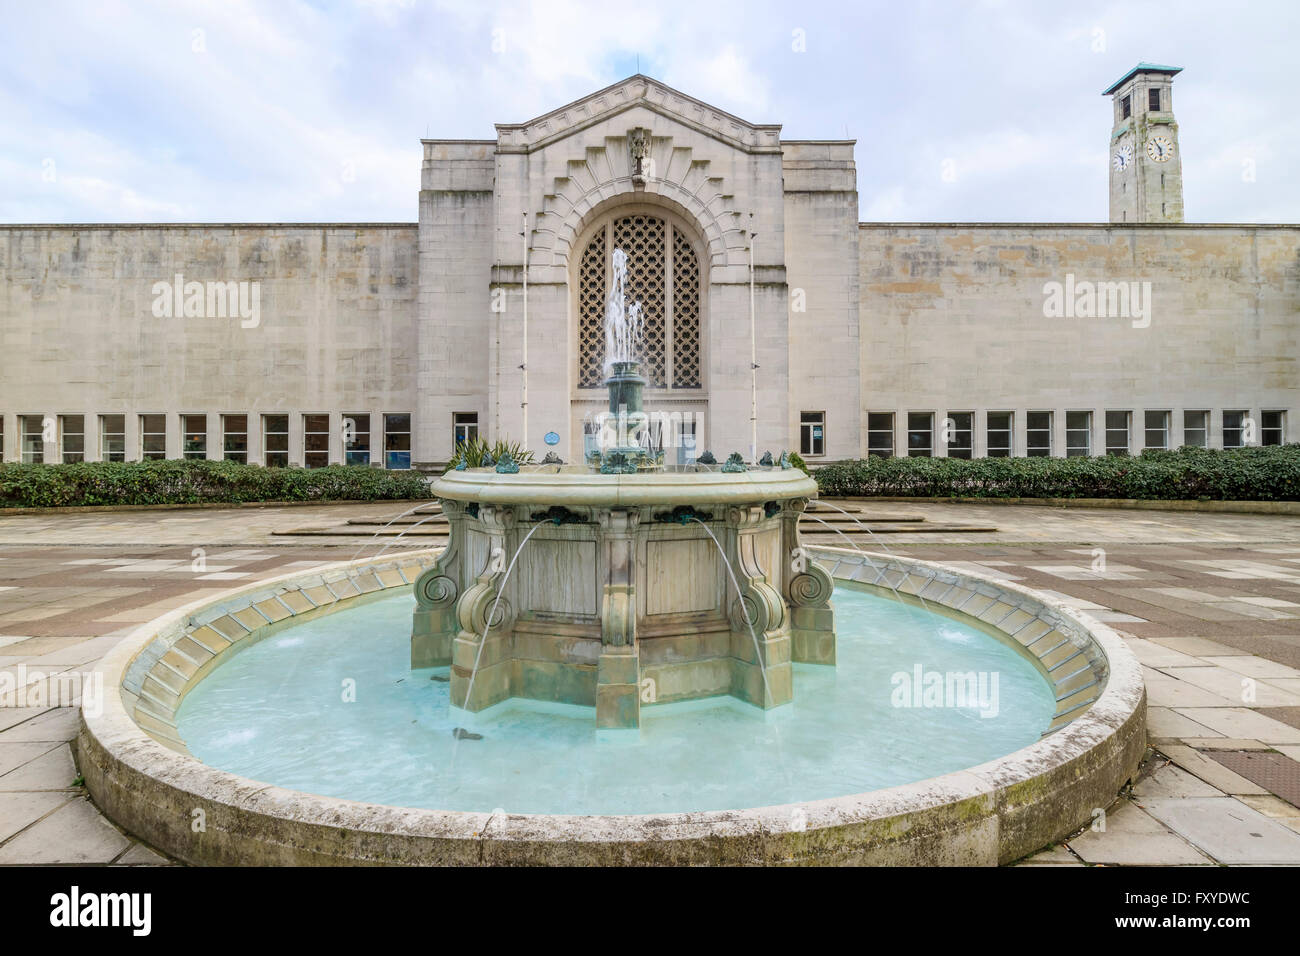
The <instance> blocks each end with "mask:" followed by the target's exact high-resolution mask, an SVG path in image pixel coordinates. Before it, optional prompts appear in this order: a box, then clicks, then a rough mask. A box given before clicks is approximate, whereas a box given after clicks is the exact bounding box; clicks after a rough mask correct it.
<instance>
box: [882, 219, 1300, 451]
mask: <svg viewBox="0 0 1300 956" xmlns="http://www.w3.org/2000/svg"><path fill="white" fill-rule="evenodd" d="M858 243H859V252H860V262H861V269H862V273H861V274H862V279H861V288H862V306H861V318H862V353H861V367H862V408H863V411H864V413H866V412H868V411H876V412H894V413H895V450H896V451H897V450H898V449H900V448H906V427H907V426H906V413H907V412H908V411H933V412H934V413H935V421H936V428H937V427H938V423H939V422H940V421H941V420H942V418H943V417H944V416H945V414H946V413H948V412H952V411H968V412H974V413H975V423H974V432H975V435H974V439H975V453H976V455H979V454H981V453H982V446H983V440H984V428H983V426H984V417H985V413H986V412H988V411H991V410H1003V411H1013V412H1015V413H1016V419H1015V428H1016V436H1015V441H1016V453H1017V454H1023V453H1024V450H1025V430H1024V426H1025V417H1024V413H1025V412H1026V411H1028V410H1035V409H1041V410H1052V411H1053V412H1054V413H1055V414H1054V416H1053V430H1054V435H1053V453H1054V454H1061V453H1063V451H1064V448H1065V412H1066V411H1069V410H1091V411H1092V412H1093V416H1092V430H1093V434H1092V443H1093V449H1094V454H1095V453H1098V452H1099V450H1100V449H1102V448H1104V447H1105V444H1104V441H1105V436H1104V432H1103V428H1104V414H1105V411H1107V410H1112V411H1124V410H1127V411H1131V412H1132V413H1133V422H1134V426H1133V444H1134V450H1137V449H1139V448H1140V447H1141V443H1142V440H1143V434H1142V432H1143V429H1142V427H1141V424H1142V418H1143V411H1144V410H1146V409H1151V410H1166V411H1169V412H1170V418H1171V421H1170V425H1171V430H1172V432H1173V436H1174V437H1173V441H1172V444H1173V445H1174V446H1177V445H1178V444H1181V435H1182V424H1183V420H1182V419H1183V412H1184V411H1186V410H1202V409H1204V410H1209V411H1210V412H1211V429H1210V431H1211V435H1210V444H1211V446H1221V444H1222V441H1223V432H1222V427H1223V416H1222V413H1223V411H1224V410H1244V411H1248V412H1250V413H1251V414H1252V415H1253V416H1256V417H1258V415H1259V413H1260V412H1261V411H1262V410H1285V411H1286V412H1287V413H1288V414H1287V415H1286V422H1287V429H1288V436H1287V437H1288V439H1289V440H1291V441H1296V440H1300V429H1298V428H1297V424H1296V415H1297V411H1298V410H1300V367H1298V361H1300V360H1298V358H1297V354H1298V351H1300V350H1298V348H1297V346H1300V227H1297V226H1214V225H1200V226H1197V225H1143V226H1132V225H1122V224H1113V225H1088V224H1053V225H1043V224H1040V225H1015V224H1008V225H989V224H978V225H970V224H945V223H940V224H872V223H864V224H862V226H861V228H860V229H859V233H858ZM1070 276H1072V277H1073V279H1072V280H1070V281H1072V282H1073V283H1076V284H1077V283H1079V282H1084V281H1087V282H1093V283H1097V282H1111V281H1126V282H1149V283H1150V292H1151V297H1150V304H1151V311H1150V316H1149V321H1148V320H1146V319H1142V318H1125V317H1122V316H1121V317H1059V318H1056V317H1048V316H1046V315H1045V314H1044V302H1045V295H1044V284H1045V283H1047V282H1059V283H1062V285H1063V286H1064V285H1065V283H1066V282H1067V279H1068V277H1070ZM935 446H936V447H935V453H936V454H943V448H942V445H941V444H940V443H939V442H938V441H936V442H935ZM864 447H865V445H864Z"/></svg>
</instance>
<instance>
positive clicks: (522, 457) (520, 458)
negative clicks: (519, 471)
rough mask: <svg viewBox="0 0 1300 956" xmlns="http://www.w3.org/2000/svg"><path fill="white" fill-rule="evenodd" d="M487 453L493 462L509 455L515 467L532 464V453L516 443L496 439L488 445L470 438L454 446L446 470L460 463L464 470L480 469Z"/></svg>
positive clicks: (480, 439)
mask: <svg viewBox="0 0 1300 956" xmlns="http://www.w3.org/2000/svg"><path fill="white" fill-rule="evenodd" d="M488 453H491V455H492V460H493V461H500V460H501V456H502V455H504V454H509V455H510V457H511V458H512V459H513V460H514V463H515V464H516V465H531V464H532V463H533V453H532V452H531V451H529V450H528V449H526V448H525V447H524V446H523V445H521V444H519V443H518V442H513V441H508V440H501V439H498V440H497V441H495V442H493V443H492V444H488V443H487V442H486V441H484V440H483V439H482V438H471V439H469V440H468V441H463V442H461V443H460V444H459V445H457V446H456V454H455V455H453V456H452V459H451V461H449V462H447V468H448V469H452V468H455V467H456V466H457V465H459V464H460V463H461V462H462V461H463V462H465V467H466V468H482V467H483V457H484V456H485V455H487V454H488Z"/></svg>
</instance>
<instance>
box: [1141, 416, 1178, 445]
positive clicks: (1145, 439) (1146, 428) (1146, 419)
mask: <svg viewBox="0 0 1300 956" xmlns="http://www.w3.org/2000/svg"><path fill="white" fill-rule="evenodd" d="M1152 415H1159V416H1160V421H1161V424H1160V426H1159V427H1156V428H1153V427H1152V426H1151V416H1152ZM1172 417H1173V416H1172V414H1171V413H1170V412H1168V411H1161V410H1160V409H1158V408H1146V409H1143V410H1142V447H1143V448H1144V449H1146V448H1150V449H1152V450H1155V451H1168V450H1169V440H1170V432H1171V431H1172V430H1173V429H1172V427H1171V423H1170V419H1171V418H1172ZM1152 432H1156V433H1158V434H1159V435H1160V436H1161V439H1160V443H1159V444H1154V443H1153V442H1152V441H1151V433H1152Z"/></svg>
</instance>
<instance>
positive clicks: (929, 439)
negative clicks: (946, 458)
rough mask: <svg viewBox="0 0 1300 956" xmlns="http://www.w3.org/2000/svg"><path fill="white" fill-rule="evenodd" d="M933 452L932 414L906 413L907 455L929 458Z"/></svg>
mask: <svg viewBox="0 0 1300 956" xmlns="http://www.w3.org/2000/svg"><path fill="white" fill-rule="evenodd" d="M933 454H934V414H933V413H932V412H908V413H907V457H909V458H929V457H930V456H931V455H933Z"/></svg>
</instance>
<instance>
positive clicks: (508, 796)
mask: <svg viewBox="0 0 1300 956" xmlns="http://www.w3.org/2000/svg"><path fill="white" fill-rule="evenodd" d="M835 604H836V612H837V614H838V617H839V621H840V624H839V630H838V638H839V643H838V651H839V653H838V658H837V662H836V666H835V667H827V666H823V665H817V664H796V665H795V674H794V683H795V690H794V700H793V702H792V703H790V704H787V705H785V706H783V707H779V708H776V709H774V710H772V711H770V712H768V713H764V712H763V711H761V710H759V709H758V708H757V707H755V706H753V705H751V704H746V703H743V702H740V701H737V700H735V699H734V698H732V697H729V696H718V697H711V698H707V699H705V700H694V701H686V702H681V703H671V704H663V705H659V706H655V707H648V706H644V705H643V707H642V721H641V727H640V732H639V733H636V732H634V733H631V734H627V733H618V734H616V735H615V736H614V739H610V737H609V735H603V736H602V735H599V734H595V733H593V732H592V715H591V708H589V707H576V706H572V705H555V704H548V703H542V702H535V701H529V700H524V699H521V698H512V699H511V700H509V701H506V702H503V703H501V704H497V705H496V706H494V707H492V708H490V709H488V710H487V711H483V712H481V713H479V714H471V713H468V712H466V711H463V710H460V709H459V708H453V707H452V706H451V702H450V693H449V684H448V682H447V676H446V675H447V670H448V668H436V669H422V670H415V671H412V670H411V669H410V666H409V663H408V660H407V653H406V640H405V633H404V626H405V624H406V622H407V621H408V620H409V618H410V612H411V610H412V609H413V608H414V606H415V601H414V598H412V597H411V596H410V595H401V594H399V595H395V596H393V597H391V598H384V599H383V600H382V601H379V602H376V603H373V604H368V605H366V606H364V607H358V608H353V609H350V610H343V611H340V612H339V613H338V614H334V615H331V616H329V617H326V618H323V619H320V620H316V621H311V622H309V623H306V624H302V625H298V626H296V627H291V628H289V629H287V630H284V631H281V632H280V633H278V634H276V635H274V636H272V637H270V638H268V639H267V640H265V641H263V642H261V643H259V644H258V645H257V646H255V647H252V648H250V649H248V650H246V651H244V652H243V653H241V654H239V655H238V656H236V657H235V658H234V659H233V660H231V661H230V662H229V663H228V664H224V665H223V666H221V667H219V668H217V669H216V670H215V671H214V672H213V673H212V674H210V675H209V676H208V677H207V678H205V679H204V680H203V681H202V682H200V683H199V684H198V686H197V687H196V688H195V689H194V690H193V691H192V692H191V693H190V694H188V695H187V696H186V698H185V700H184V703H183V704H182V706H181V708H180V711H179V712H178V714H177V721H176V726H177V729H178V730H179V732H180V735H181V737H182V739H183V740H184V741H185V743H186V746H187V747H188V749H189V751H190V753H192V754H193V755H194V756H195V757H197V758H198V759H200V760H202V761H203V762H204V763H206V764H208V765H209V766H213V767H217V768H219V769H221V770H228V771H230V772H232V773H237V774H240V775H242V776H245V777H250V778H252V779H254V780H264V781H267V782H269V783H275V784H277V785H280V786H284V787H290V788H292V789H295V790H305V791H308V792H310V793H316V794H321V795H324V796H332V797H340V798H344V799H349V800H363V801H367V802H371V803H387V804H394V805H398V806H409V807H424V808H428V809H439V808H441V809H447V810H461V811H485V812H490V811H492V810H494V809H501V810H504V811H508V812H511V813H545V814H557V813H559V814H574V813H577V814H654V813H685V812H693V811H700V810H734V809H740V808H743V807H750V806H766V805H777V804H789V803H800V802H804V801H808V800H824V799H827V798H831V797H843V796H847V795H851V794H855V793H860V792H862V791H866V790H877V789H880V788H883V787H890V786H897V785H899V784H905V783H911V782H913V781H916V780H921V779H924V778H926V777H934V776H939V775H940V774H943V773H948V772H951V771H955V770H961V769H963V768H965V767H969V766H973V765H975V764H979V763H983V762H984V761H985V760H991V759H995V758H997V757H1001V756H1002V755H1003V754H1006V753H1010V752H1011V751H1013V750H1018V749H1020V748H1021V747H1024V746H1028V745H1029V744H1031V743H1034V742H1036V741H1037V740H1038V739H1039V737H1040V736H1041V735H1042V733H1043V732H1044V731H1045V730H1046V729H1047V726H1048V724H1049V723H1051V721H1052V718H1053V717H1054V716H1055V711H1056V700H1055V697H1056V695H1055V693H1054V692H1053V689H1052V685H1051V684H1050V683H1049V682H1048V681H1047V680H1045V679H1044V678H1043V675H1042V674H1041V673H1040V672H1039V671H1038V670H1037V669H1036V668H1035V667H1034V666H1033V665H1032V664H1031V663H1030V661H1029V660H1028V659H1026V658H1025V657H1022V656H1021V655H1020V654H1018V653H1016V651H1014V650H1013V649H1012V648H1010V647H1008V646H1006V645H1005V644H1003V643H1001V642H999V641H997V640H995V639H993V638H991V637H990V636H989V635H987V634H985V633H983V632H981V631H979V630H977V629H976V628H974V627H972V626H971V625H969V624H963V623H961V622H959V621H955V620H953V619H951V618H948V617H944V616H942V615H938V614H935V613H933V612H930V611H927V610H925V609H924V608H922V607H919V606H913V605H909V604H906V603H903V602H900V601H896V600H893V599H892V597H890V598H887V597H883V596H879V595H875V594H868V593H864V592H863V591H855V590H851V589H848V588H842V589H840V590H839V591H837V592H836V598H835ZM917 667H920V668H921V669H922V677H921V678H920V680H919V681H918V679H917V677H916V668H917ZM933 674H938V675H940V677H941V678H942V677H945V676H947V675H954V677H955V675H963V676H962V679H961V680H957V679H953V680H951V681H950V682H949V683H951V685H952V687H951V691H952V692H951V693H947V691H948V688H947V687H942V686H934V684H935V682H933V681H932V682H931V684H932V686H931V688H930V690H931V693H930V694H929V699H927V698H926V693H925V691H926V688H925V680H926V678H927V677H929V675H933ZM966 675H970V676H973V677H974V684H973V685H972V683H971V682H970V681H968V680H966V679H965V676H966ZM348 680H352V681H355V691H356V692H355V695H354V696H355V699H354V700H349V701H344V700H343V699H342V695H341V694H340V692H339V691H340V688H341V687H343V682H344V681H348ZM458 730H459V731H460V733H459V734H458V733H457V731H458Z"/></svg>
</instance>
